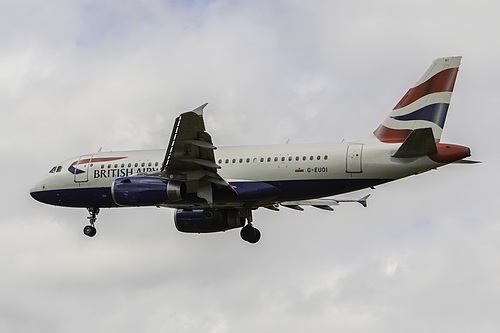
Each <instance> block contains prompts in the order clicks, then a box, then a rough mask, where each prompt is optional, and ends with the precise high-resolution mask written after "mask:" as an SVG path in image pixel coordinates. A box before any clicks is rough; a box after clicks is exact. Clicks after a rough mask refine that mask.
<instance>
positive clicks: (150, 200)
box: [111, 176, 186, 206]
mask: <svg viewBox="0 0 500 333" xmlns="http://www.w3.org/2000/svg"><path fill="white" fill-rule="evenodd" d="M185 192H186V190H185V184H184V183H181V182H177V181H169V180H168V179H164V178H157V177H140V176H137V177H135V176H132V177H123V178H117V179H115V181H114V182H113V185H112V186H111V194H112V195H113V200H114V201H115V203H116V204H117V205H120V206H156V205H161V204H163V203H168V202H175V201H179V200H182V199H183V197H184V194H185Z"/></svg>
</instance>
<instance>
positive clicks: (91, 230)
mask: <svg viewBox="0 0 500 333" xmlns="http://www.w3.org/2000/svg"><path fill="white" fill-rule="evenodd" d="M87 210H88V211H89V214H90V216H89V217H87V218H88V219H89V222H90V225H87V226H85V228H83V233H84V234H85V235H87V236H89V237H94V236H95V234H96V233H97V229H96V228H95V227H94V223H95V221H96V220H97V214H99V207H88V208H87Z"/></svg>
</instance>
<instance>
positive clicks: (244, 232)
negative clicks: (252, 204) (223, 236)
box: [240, 209, 260, 244]
mask: <svg viewBox="0 0 500 333" xmlns="http://www.w3.org/2000/svg"><path fill="white" fill-rule="evenodd" d="M242 215H243V216H244V217H245V218H246V219H247V221H248V223H247V224H246V225H245V226H244V227H243V228H241V231H240V236H241V239H243V240H244V241H246V242H249V243H251V244H255V243H257V242H258V241H259V240H260V231H259V229H257V228H255V227H254V226H253V225H252V221H253V217H252V210H251V209H245V210H243V211H242Z"/></svg>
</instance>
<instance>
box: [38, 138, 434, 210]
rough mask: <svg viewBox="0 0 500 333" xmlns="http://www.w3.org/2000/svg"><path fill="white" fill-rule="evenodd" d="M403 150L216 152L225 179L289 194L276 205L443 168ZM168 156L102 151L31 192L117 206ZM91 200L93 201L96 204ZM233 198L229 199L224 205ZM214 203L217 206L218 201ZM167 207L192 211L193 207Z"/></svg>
mask: <svg viewBox="0 0 500 333" xmlns="http://www.w3.org/2000/svg"><path fill="white" fill-rule="evenodd" d="M399 146H400V145H399V144H384V143H380V142H375V141H374V142H373V143H337V144H301V145H292V144H283V145H267V146H241V147H220V148H219V149H217V150H215V162H216V163H217V164H218V165H219V166H220V169H219V170H218V172H219V174H220V175H221V177H222V178H224V179H225V180H227V181H228V182H229V183H230V184H231V185H232V186H234V187H235V188H236V189H237V188H238V186H239V184H242V183H243V182H245V183H251V182H256V183H262V182H265V183H270V184H272V185H273V186H277V187H280V186H281V187H283V189H284V191H286V192H287V193H286V194H283V195H282V196H278V197H273V198H266V200H270V203H272V202H275V201H276V200H277V201H279V200H302V199H308V198H318V197H325V196H330V195H336V194H340V193H346V192H350V191H354V190H359V189H362V188H366V187H370V186H373V185H377V184H381V183H385V182H388V181H392V180H395V179H399V178H403V177H406V176H409V175H412V174H416V173H421V172H424V171H428V170H430V169H433V168H436V167H439V166H441V165H443V163H437V162H435V161H433V160H432V159H430V158H429V157H428V156H423V157H418V158H410V159H409V158H405V159H401V158H394V157H391V155H392V153H394V151H396V150H397V148H398V147H399ZM164 156H165V151H164V150H161V149H159V150H141V151H120V152H99V153H94V154H88V155H82V156H80V157H74V158H71V159H68V160H65V161H63V162H62V163H60V164H59V165H58V166H56V167H54V168H53V169H52V170H51V172H50V173H49V174H48V175H46V176H45V177H44V178H43V179H41V180H40V181H39V182H38V183H37V184H36V185H35V186H34V187H33V188H32V189H31V193H32V195H33V194H35V195H36V194H37V193H38V194H40V197H39V198H37V199H38V200H40V201H42V202H46V203H50V204H55V205H61V206H74V207H87V206H89V205H91V204H95V205H98V206H100V207H113V206H116V205H115V204H114V203H113V199H112V198H111V195H110V189H111V187H112V184H113V181H114V180H115V179H117V178H120V177H128V176H132V175H137V174H146V173H148V174H150V173H153V172H157V171H159V170H160V168H161V166H162V163H163V159H164ZM42 193H43V194H44V195H47V196H48V195H49V194H50V196H51V199H50V200H49V199H45V200H44V196H43V195H42ZM35 195H34V196H35ZM85 197H90V198H91V199H89V200H90V201H89V200H87V199H85ZM227 200H228V199H227V198H226V199H223V200H222V201H224V202H223V204H226V203H227ZM92 201H95V203H93V202H92ZM264 204H266V203H265V202H260V203H259V205H264ZM186 205H187V206H186ZM214 205H215V206H217V201H215V202H214ZM165 206H171V207H189V204H185V203H176V204H172V205H168V204H166V205H165Z"/></svg>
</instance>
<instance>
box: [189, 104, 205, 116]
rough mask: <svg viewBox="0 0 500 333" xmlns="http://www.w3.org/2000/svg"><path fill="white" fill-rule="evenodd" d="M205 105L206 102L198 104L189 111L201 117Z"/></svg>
mask: <svg viewBox="0 0 500 333" xmlns="http://www.w3.org/2000/svg"><path fill="white" fill-rule="evenodd" d="M207 105H208V103H205V104H203V105H200V106H198V107H197V108H196V109H193V110H191V111H189V112H194V113H196V114H197V115H198V116H200V117H203V109H204V108H205V106H207Z"/></svg>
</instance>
